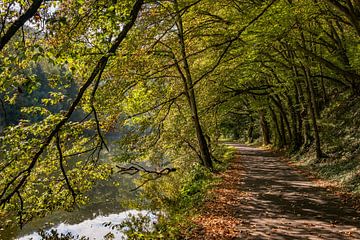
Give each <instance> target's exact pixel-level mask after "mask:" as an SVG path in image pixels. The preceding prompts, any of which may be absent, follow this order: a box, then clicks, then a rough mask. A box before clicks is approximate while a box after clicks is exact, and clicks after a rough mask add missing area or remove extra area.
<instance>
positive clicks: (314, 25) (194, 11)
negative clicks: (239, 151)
mask: <svg viewBox="0 0 360 240" xmlns="http://www.w3.org/2000/svg"><path fill="white" fill-rule="evenodd" d="M359 37H360V5H359V3H358V1H356V0H347V1H345V0H340V1H335V0H325V1H317V0H267V1H257V0H251V1H250V0H245V1H244V0H242V1H239V0H223V1H211V0H171V1H144V0H126V1H119V0H111V1H110V0H62V1H43V0H33V1H30V2H28V1H10V0H5V1H2V3H1V4H0V103H1V105H0V114H1V115H0V128H1V132H0V205H1V206H3V207H4V211H9V212H14V213H17V214H18V216H19V221H20V223H21V224H22V223H24V222H27V221H29V220H30V219H31V218H33V217H35V216H40V215H44V214H46V213H47V212H49V211H52V210H54V209H58V208H71V207H73V206H74V204H82V203H84V202H85V201H86V192H87V191H88V190H89V189H90V188H91V187H92V186H93V184H94V183H95V182H96V180H99V179H106V178H107V177H108V176H110V175H111V174H112V173H113V172H114V166H115V164H118V163H127V164H131V163H136V164H137V163H139V162H145V163H146V164H151V165H152V166H154V167H155V168H156V169H157V170H158V171H157V172H156V173H166V174H168V173H170V172H171V171H170V170H171V169H173V168H176V167H181V166H182V167H186V168H188V169H191V168H193V167H195V166H196V165H197V164H200V165H202V166H203V167H205V168H208V169H210V170H213V166H214V163H217V162H218V159H217V156H216V146H217V145H218V143H219V142H218V140H219V139H220V137H233V138H240V137H242V136H245V137H246V138H247V141H249V142H252V141H254V139H256V138H261V139H262V142H263V143H264V144H273V145H275V146H278V147H288V148H289V149H291V151H293V152H297V151H306V150H307V149H308V148H309V147H310V146H311V145H314V146H315V149H316V155H317V158H318V159H319V160H320V159H322V158H323V157H324V156H325V154H324V152H323V150H322V139H321V131H322V127H323V126H322V120H323V119H322V116H323V114H322V113H323V111H324V109H325V108H326V107H327V106H329V105H330V104H331V103H332V102H334V101H336V100H337V99H338V98H339V96H340V94H342V93H348V94H349V95H351V96H358V95H359V94H360V75H359V74H360V73H359V71H360V62H359V54H360V47H359V46H360V45H359ZM113 132H120V133H121V134H120V135H121V136H120V137H118V139H117V143H116V146H115V147H114V148H115V149H114V152H115V154H114V157H113V159H112V161H111V162H105V161H101V160H100V158H101V154H102V153H103V152H106V151H109V150H110V147H109V146H108V145H109V143H108V137H109V136H110V135H111V133H113ZM244 133H245V134H244ZM111 150H113V149H111ZM132 167H133V169H135V170H138V171H142V170H144V169H142V168H139V165H133V166H132ZM164 169H168V170H169V171H164V172H162V170H164ZM160 175H161V174H160Z"/></svg>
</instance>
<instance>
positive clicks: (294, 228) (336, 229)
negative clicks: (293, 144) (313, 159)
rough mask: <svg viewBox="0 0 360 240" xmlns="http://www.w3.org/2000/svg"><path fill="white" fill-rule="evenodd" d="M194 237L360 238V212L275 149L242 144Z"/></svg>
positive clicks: (198, 218) (203, 211)
mask: <svg viewBox="0 0 360 240" xmlns="http://www.w3.org/2000/svg"><path fill="white" fill-rule="evenodd" d="M229 145H231V146H232V147H235V148H236V151H237V153H236V156H235V159H234V161H233V162H232V163H231V165H230V166H229V168H228V170H226V171H225V172H223V173H220V178H221V179H222V181H220V182H219V183H218V184H216V186H215V187H214V188H213V189H212V190H211V193H210V196H211V197H209V199H207V200H206V202H205V204H204V207H203V208H202V209H201V211H200V214H199V215H197V216H196V217H194V219H193V222H194V223H195V226H196V227H194V228H193V229H192V230H191V232H190V233H189V237H188V238H189V239H207V240H208V239H360V221H359V220H360V214H359V213H358V212H356V211H355V210H354V209H352V208H351V207H350V206H347V204H345V203H343V202H342V201H341V199H340V198H339V197H337V196H335V195H334V194H332V193H331V192H329V191H327V190H326V188H324V187H320V186H318V185H317V184H316V182H315V181H314V180H311V179H309V178H308V177H306V176H305V175H304V174H302V173H301V172H300V171H299V170H297V169H295V168H294V167H291V166H290V164H288V162H287V161H286V160H284V159H283V158H281V157H280V156H277V155H276V154H274V153H272V152H271V151H267V150H263V149H259V148H255V147H249V146H246V145H241V144H229Z"/></svg>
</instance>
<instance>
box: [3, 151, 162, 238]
mask: <svg viewBox="0 0 360 240" xmlns="http://www.w3.org/2000/svg"><path fill="white" fill-rule="evenodd" d="M106 155H107V154H105V155H103V157H102V159H104V158H105V160H106V159H107V158H108V157H106ZM132 180H133V177H132V176H128V175H120V174H114V175H113V176H112V177H111V178H110V179H108V180H106V181H99V182H98V183H97V185H96V186H95V187H94V188H93V189H92V190H91V191H90V192H89V193H88V196H89V197H90V201H89V203H88V204H86V205H84V206H81V207H79V208H77V209H75V210H74V211H71V212H67V211H56V212H53V213H51V214H49V215H47V216H46V217H44V218H39V219H35V220H33V221H31V222H30V223H28V224H26V225H25V226H24V227H23V229H20V228H19V227H18V226H13V227H12V228H8V229H0V239H4V240H10V239H19V240H30V239H33V240H38V239H42V238H41V237H40V236H39V234H38V233H37V232H38V231H39V230H40V229H43V230H45V231H49V230H50V229H53V230H54V229H56V231H57V232H58V233H60V234H61V233H63V234H66V233H71V234H72V236H77V235H78V236H86V237H89V239H104V236H105V235H106V234H107V233H109V232H110V231H111V229H110V228H109V227H106V226H104V223H109V222H111V223H112V224H120V223H121V222H122V221H123V220H124V219H125V218H126V217H127V216H128V215H129V214H132V215H134V214H135V215H136V214H138V213H140V214H142V215H146V214H150V218H151V219H152V220H154V219H155V216H154V215H153V214H151V213H149V212H147V211H137V210H131V209H129V207H128V206H127V205H128V204H127V202H129V201H132V200H135V199H137V193H136V192H131V191H130V190H131V189H133V188H134V186H135V185H134V184H133V181H132ZM111 232H112V234H113V236H114V237H115V238H114V239H121V238H122V237H123V234H122V233H121V232H119V231H117V230H113V231H111ZM110 239H111V238H110Z"/></svg>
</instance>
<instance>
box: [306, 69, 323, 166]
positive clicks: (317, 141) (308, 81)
mask: <svg viewBox="0 0 360 240" xmlns="http://www.w3.org/2000/svg"><path fill="white" fill-rule="evenodd" d="M309 71H310V70H309V69H308V68H306V67H304V73H305V80H306V94H307V96H308V105H309V110H310V117H311V121H312V125H313V131H314V138H315V149H316V158H317V159H318V160H319V159H320V158H321V157H322V151H321V144H320V135H319V129H318V125H317V121H316V102H315V96H314V89H313V85H312V83H311V79H310V72H309Z"/></svg>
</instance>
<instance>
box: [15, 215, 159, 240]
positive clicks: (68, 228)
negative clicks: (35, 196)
mask: <svg viewBox="0 0 360 240" xmlns="http://www.w3.org/2000/svg"><path fill="white" fill-rule="evenodd" d="M130 216H147V217H149V218H150V219H151V222H155V221H156V216H155V215H154V214H153V213H151V212H149V211H145V210H143V211H137V210H129V211H125V212H121V213H119V214H110V215H108V216H97V217H96V218H94V219H88V220H85V221H83V222H81V223H78V224H66V223H61V224H59V225H57V226H56V227H53V228H51V229H47V230H46V232H48V233H50V231H51V230H55V231H56V232H57V233H58V234H59V235H60V234H64V235H66V234H68V233H70V234H71V236H74V237H87V238H89V239H104V238H105V236H108V235H109V232H111V233H112V235H113V236H112V237H113V239H124V238H125V236H124V234H123V233H121V232H120V231H119V230H117V229H111V226H113V225H118V224H121V223H122V222H123V221H124V220H126V219H128V218H129V217H130ZM107 223H111V224H107ZM109 225H110V226H109ZM149 228H151V226H149ZM17 239H18V240H41V239H42V238H41V236H40V235H39V233H37V232H34V233H32V234H29V235H26V236H21V237H20V238H17Z"/></svg>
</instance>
